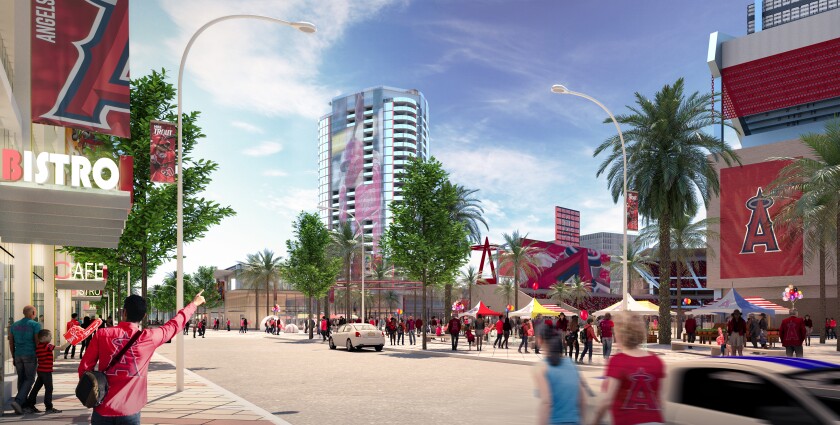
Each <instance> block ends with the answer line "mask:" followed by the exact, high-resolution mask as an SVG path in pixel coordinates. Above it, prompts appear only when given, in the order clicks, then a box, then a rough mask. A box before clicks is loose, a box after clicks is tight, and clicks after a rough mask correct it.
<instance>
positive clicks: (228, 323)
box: [226, 319, 230, 332]
mask: <svg viewBox="0 0 840 425" xmlns="http://www.w3.org/2000/svg"><path fill="white" fill-rule="evenodd" d="M226 323H227V331H228V332H230V319H227V322H226Z"/></svg>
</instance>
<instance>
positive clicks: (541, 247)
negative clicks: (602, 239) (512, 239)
mask: <svg viewBox="0 0 840 425" xmlns="http://www.w3.org/2000/svg"><path fill="white" fill-rule="evenodd" d="M522 246H530V247H533V248H534V252H533V254H534V256H535V257H536V262H537V264H539V266H538V267H537V268H536V270H534V272H535V273H533V276H530V277H528V279H527V280H526V279H525V277H524V276H520V279H521V280H523V282H522V283H521V284H520V288H523V289H525V288H531V289H533V290H547V289H550V288H551V285H553V284H555V283H557V282H567V281H568V280H569V279H571V278H572V277H573V276H575V275H577V276H578V277H579V278H580V279H581V280H582V281H584V282H587V283H590V284H591V285H592V292H605V293H609V292H610V271H609V263H610V256H609V254H607V253H605V252H601V251H596V250H594V249H587V248H583V247H575V246H564V245H560V244H558V243H554V242H542V241H536V240H531V239H522ZM501 255H504V254H501ZM502 263H503V266H501V267H499V275H501V276H507V277H512V276H513V275H514V271H513V267H512V266H511V265H510V263H505V262H504V261H502ZM534 285H536V286H537V287H536V288H534Z"/></svg>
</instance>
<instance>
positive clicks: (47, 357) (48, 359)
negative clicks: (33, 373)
mask: <svg viewBox="0 0 840 425" xmlns="http://www.w3.org/2000/svg"><path fill="white" fill-rule="evenodd" d="M54 349H55V345H52V344H50V343H49V342H39V343H38V345H37V346H36V347H35V356H36V357H38V372H52V371H53V350H54Z"/></svg>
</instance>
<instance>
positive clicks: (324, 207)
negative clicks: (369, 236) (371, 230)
mask: <svg viewBox="0 0 840 425" xmlns="http://www.w3.org/2000/svg"><path fill="white" fill-rule="evenodd" d="M318 209H319V210H330V211H338V212H341V210H339V209H338V208H335V207H328V206H326V205H319V206H318ZM345 213H346V214H348V215H349V216H350V217H351V218H352V219H353V221H355V222H356V224H357V225H358V226H359V233H361V235H362V311H361V314H360V315H359V318H360V319H362V320H366V317H365V254H366V252H365V232H364V226H363V225H362V223H360V222H359V220H356V215H355V214H353V213H351V212H350V211H345ZM347 290H348V291H349V290H350V276H347ZM347 319H348V320H349V319H352V317H348V318H347Z"/></svg>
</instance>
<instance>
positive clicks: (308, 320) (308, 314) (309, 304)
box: [306, 295, 315, 339]
mask: <svg viewBox="0 0 840 425" xmlns="http://www.w3.org/2000/svg"><path fill="white" fill-rule="evenodd" d="M311 323H312V295H310V296H308V297H306V324H307V325H310V326H307V327H308V328H309V339H313V338H314V336H313V329H312V328H314V327H315V326H311Z"/></svg>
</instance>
